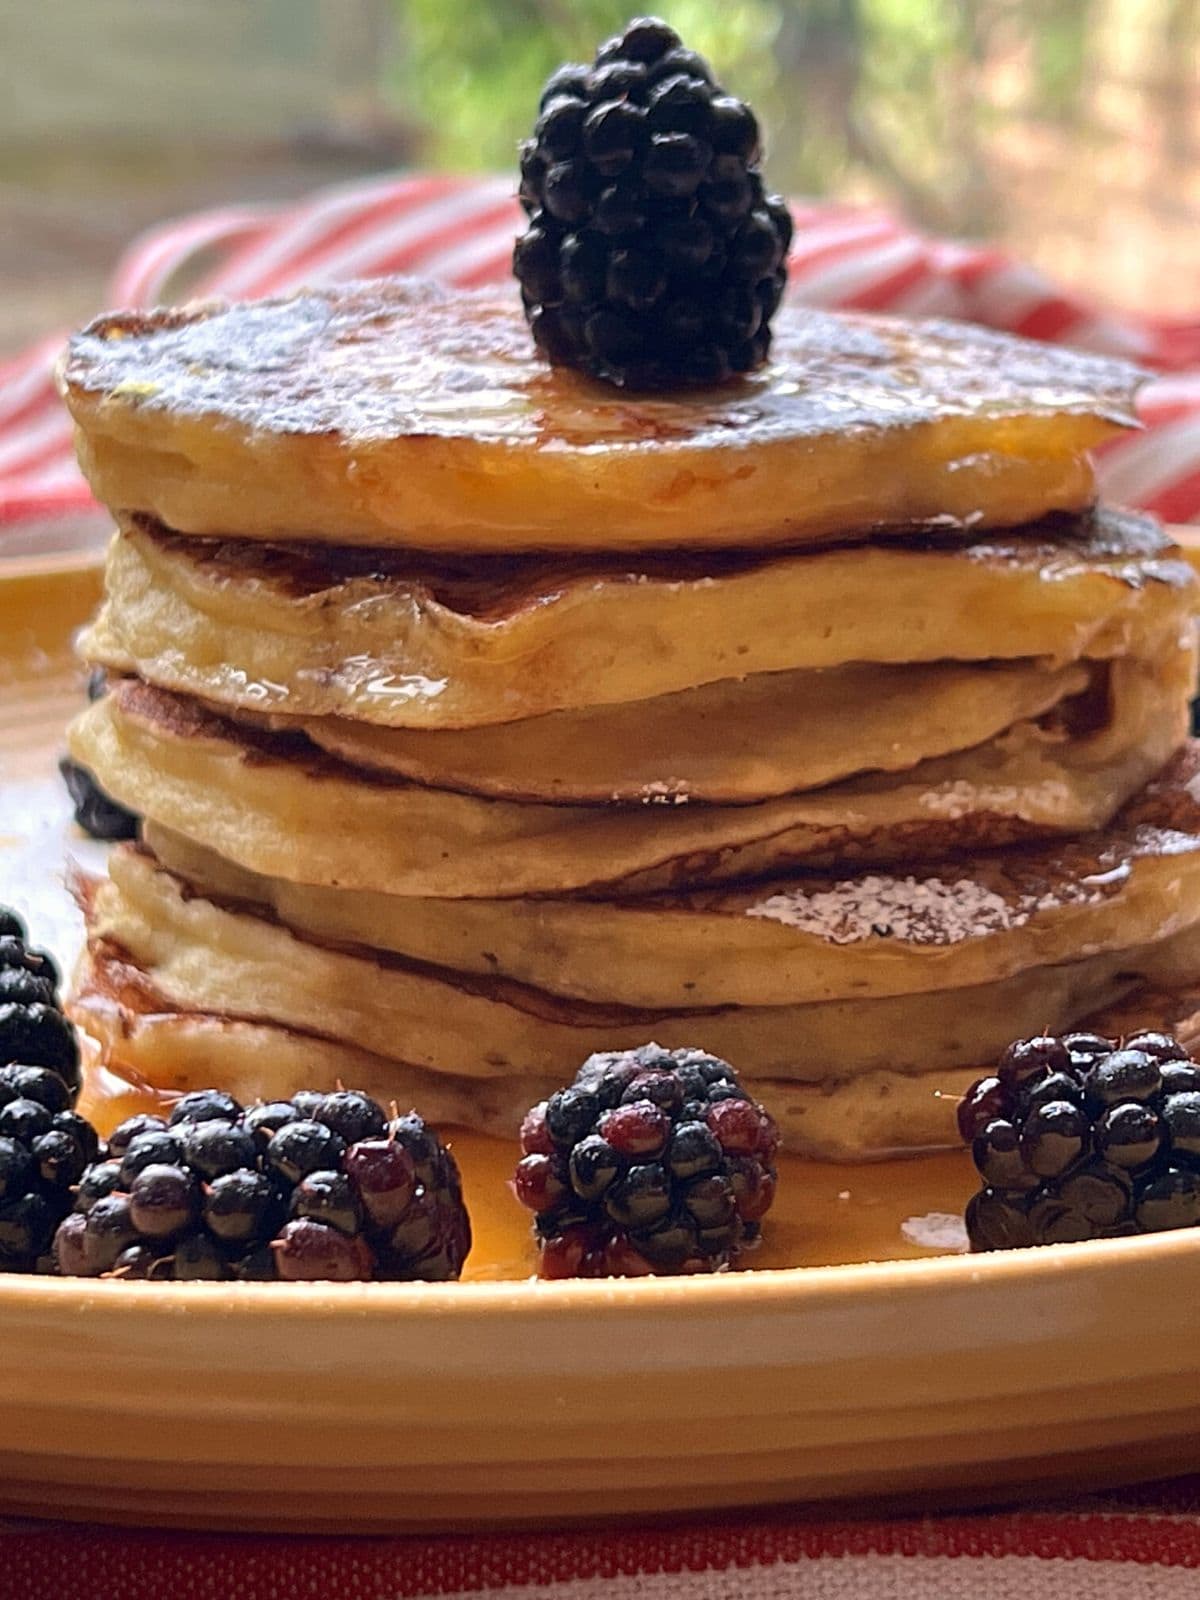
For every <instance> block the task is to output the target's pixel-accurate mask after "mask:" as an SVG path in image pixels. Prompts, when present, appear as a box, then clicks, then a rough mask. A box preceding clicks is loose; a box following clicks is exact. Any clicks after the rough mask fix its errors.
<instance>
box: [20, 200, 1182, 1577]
mask: <svg viewBox="0 0 1200 1600" xmlns="http://www.w3.org/2000/svg"><path fill="white" fill-rule="evenodd" d="M796 219H797V234H796V244H795V249H794V253H793V264H792V292H793V294H794V295H795V296H796V297H797V298H798V299H800V300H804V301H808V302H810V303H813V304H818V305H824V306H854V307H859V308H864V309H889V310H898V311H903V312H909V313H914V314H917V313H919V314H933V315H939V316H953V317H963V318H967V319H973V320H977V321H981V322H985V323H988V324H990V325H991V326H994V327H1002V328H1010V329H1014V330H1015V331H1018V332H1021V333H1024V334H1028V335H1031V336H1033V337H1037V338H1046V339H1056V340H1064V341H1068V342H1071V343H1073V344H1078V345H1082V346H1084V347H1086V348H1089V349H1093V350H1104V351H1110V352H1117V353H1120V354H1124V355H1128V356H1131V357H1133V358H1134V359H1136V360H1139V361H1142V362H1144V363H1145V364H1146V365H1147V366H1150V367H1152V368H1154V369H1155V370H1156V371H1157V372H1158V373H1159V374H1160V376H1159V377H1158V378H1157V379H1156V381H1155V382H1153V383H1152V384H1151V385H1150V387H1149V388H1148V389H1147V390H1146V391H1145V394H1144V399H1143V405H1142V413H1143V416H1144V418H1145V421H1146V425H1147V426H1146V432H1145V433H1144V434H1141V435H1136V434H1135V435H1131V436H1129V437H1128V438H1125V439H1122V440H1120V441H1118V442H1117V443H1116V444H1115V445H1113V446H1111V447H1109V449H1108V450H1107V451H1106V453H1105V455H1104V459H1103V461H1102V463H1101V470H1102V472H1103V475H1104V480H1105V485H1104V486H1105V491H1106V493H1107V494H1108V495H1109V496H1110V497H1112V498H1114V499H1119V500H1122V501H1125V502H1128V503H1133V504H1140V505H1145V506H1149V507H1152V508H1153V509H1155V510H1157V511H1158V512H1160V513H1161V514H1162V515H1163V516H1164V517H1166V518H1167V519H1169V520H1172V521H1185V520H1189V519H1197V520H1200V322H1186V323H1185V322H1175V323H1168V322H1165V321H1161V320H1157V319H1153V318H1147V317H1141V318H1138V317H1131V316H1118V315H1116V314H1113V313H1107V312H1104V311H1102V310H1100V309H1098V308H1097V307H1095V306H1092V305H1090V304H1088V303H1086V302H1085V301H1083V300H1082V299H1080V298H1078V297H1075V296H1071V295H1067V294H1064V293H1062V292H1060V291H1058V290H1056V289H1055V287H1054V286H1053V285H1052V284H1050V283H1048V282H1047V281H1046V280H1045V279H1044V278H1043V277H1042V276H1041V275H1040V274H1039V273H1037V272H1035V271H1033V270H1032V269H1031V268H1029V267H1026V266H1023V265H1021V264H1020V263H1017V262H1013V261H1011V260H1008V259H1006V258H1005V257H1004V256H1002V255H1001V254H999V253H998V252H996V251H994V250H989V249H984V248H979V247H977V246H973V245H966V244H961V243H957V242H952V241H947V240H932V239H927V238H923V237H921V236H920V235H919V234H917V233H914V232H913V231H912V230H911V229H909V228H907V227H905V226H903V225H902V224H901V223H899V222H898V221H897V220H896V219H895V218H893V217H891V216H889V215H886V214H884V213H881V212H878V211H866V210H851V209H847V208H829V207H817V206H812V205H806V204H803V203H801V204H799V205H797V207H796ZM517 224H518V212H517V208H516V206H515V204H514V202H513V200H512V198H511V193H510V185H509V183H508V182H507V181H466V180H460V179H452V178H444V177H410V178H403V179H392V178H388V179H380V180H379V181H377V182H372V183H363V184H357V185H354V186H349V187H343V188H338V189H333V190H327V191H324V192H322V193H320V194H317V195H315V196H313V197H312V198H311V199H309V200H307V201H305V202H303V203H302V204H300V205H292V206H287V207H271V208H261V209H254V210H245V209H237V210H222V211H213V212H206V213H204V214H203V215H201V216H197V217H192V218H187V219H184V220H183V221H180V222H176V223H171V224H169V225H168V226H166V227H164V228H162V229H160V230H157V231H156V232H154V233H151V234H149V235H147V236H146V237H144V238H143V239H141V240H139V241H138V242H137V243H136V244H135V245H134V246H133V247H132V248H131V249H130V251H129V252H128V254H127V256H126V257H125V258H124V260H123V261H122V262H121V263H120V265H119V267H118V270H117V272H116V275H115V278H114V282H113V284H112V286H111V291H110V295H109V299H110V302H111V303H113V304H118V303H119V304H125V305H149V304H153V303H155V302H156V301H158V300H160V299H164V298H170V297H175V296H178V295H179V294H180V293H181V292H182V293H186V294H188V295H189V296H191V295H195V294H216V293H220V294H229V295H238V296H249V295H258V294H265V293H272V292H277V291H280V290H286V289H288V288H290V287H292V286H295V285H299V284H302V283H307V282H313V281H316V280H319V279H322V278H338V277H350V276H369V275H372V274H378V273H382V272H417V273H422V274H427V275H433V276H440V277H443V278H446V279H449V280H452V281H454V282H456V283H460V284H475V283H482V282H486V281H488V280H491V279H495V278H497V277H499V276H502V275H503V274H504V273H505V272H506V271H507V270H508V260H509V254H510V251H511V247H512V238H513V234H514V232H515V229H516V227H517ZM60 344H61V335H60V334H57V333H56V334H54V335H52V336H49V337H47V338H46V339H45V340H43V341H42V342H41V343H40V344H39V345H37V346H36V347H34V348H33V349H31V350H30V351H28V352H26V354H25V355H24V356H22V357H20V358H18V359H17V360H15V361H12V362H9V363H8V364H7V365H5V366H3V367H0V525H7V526H8V527H9V528H10V529H11V530H12V531H14V532H15V531H16V530H17V529H18V527H19V526H21V525H23V530H24V531H23V534H22V539H21V545H22V548H23V549H27V548H28V542H29V534H28V531H27V530H28V527H29V523H30V520H31V519H52V518H53V517H54V516H55V515H56V514H77V513H78V512H80V511H81V510H84V509H86V508H87V507H88V506H89V505H90V500H89V496H88V493H87V489H86V487H85V485H84V483H83V480H82V479H81V478H80V477H79V474H78V472H77V470H76V468H75V465H74V460H73V457H72V454H71V442H70V428H69V426H68V423H67V419H66V416H65V414H64V413H63V412H62V410H61V408H60V407H59V405H58V402H57V399H56V397H55V393H54V388H53V381H52V368H53V361H54V357H55V355H56V353H57V350H58V348H59V346H60ZM2 554H3V540H2V539H0V556H2ZM1181 1314H1183V1313H1182V1312H1181ZM1198 1569H1200V1479H1195V1480H1192V1479H1189V1480H1184V1481H1181V1482H1176V1483H1172V1484H1166V1485H1158V1486H1156V1487H1152V1488H1150V1489H1146V1490H1142V1491H1131V1492H1127V1493H1123V1494H1118V1495H1113V1496H1107V1497H1105V1498H1102V1499H1099V1498H1095V1497H1092V1498H1085V1499H1080V1500H1078V1501H1076V1502H1074V1503H1068V1504H1064V1505H1055V1506H1052V1507H1051V1506H1039V1507H1037V1508H1027V1509H1023V1510H1020V1511H1017V1512H1002V1513H1001V1512H998V1513H995V1514H992V1515H971V1516H966V1515H958V1514H948V1515H945V1516H942V1517H938V1518H934V1519H929V1518H895V1519H889V1520H884V1521H880V1520H869V1519H864V1520H845V1519H844V1518H842V1517H840V1516H839V1517H837V1518H833V1517H830V1516H827V1515H823V1514H822V1513H821V1512H820V1511H819V1510H818V1511H815V1512H813V1511H798V1512H796V1513H795V1514H791V1515H785V1514H779V1513H772V1514H769V1515H764V1516H736V1517H719V1518H718V1517H714V1518H711V1519H708V1520H707V1521H706V1522H704V1523H703V1524H697V1523H695V1522H692V1523H689V1524H686V1525H684V1524H680V1525H676V1526H656V1527H654V1528H653V1529H644V1530H639V1529H636V1528H631V1527H628V1526H627V1527H624V1528H622V1529H620V1530H611V1531H600V1532H574V1533H562V1534H552V1533H539V1534H527V1533H522V1534H514V1535H503V1536H501V1535H495V1536H478V1537H468V1536H461V1537H442V1538H436V1539H409V1540H394V1539H366V1540H339V1539H336V1538H319V1539H308V1538H304V1539H301V1538H286V1539H284V1538H258V1537H238V1538H232V1537H230V1538H223V1537H218V1536H215V1535H198V1534H183V1533H177V1534H160V1533H150V1532H147V1533H135V1532H128V1531H123V1530H104V1529H75V1528H63V1527H54V1526H51V1525H45V1526H34V1525H21V1526H17V1525H7V1526H5V1525H2V1524H0V1600H76V1597H77V1596H78V1597H84V1596H86V1597H89V1600H92V1597H94V1600H109V1597H114V1600H115V1597H120V1600H141V1597H142V1596H147V1597H150V1596H153V1597H154V1600H161V1597H164V1596H165V1597H168V1600H297V1597H300V1596H310V1595H311V1596H316V1597H320V1600H343V1597H344V1600H399V1597H401V1596H426V1595H429V1596H432V1595H456V1594H476V1595H477V1594H488V1593H491V1592H493V1591H496V1590H500V1589H512V1590H515V1591H517V1592H518V1593H519V1594H520V1595H521V1596H523V1597H525V1600H536V1597H539V1596H543V1595H553V1596H555V1597H558V1600H592V1597H593V1596H596V1597H599V1596H601V1595H603V1596H604V1600H633V1597H635V1596H636V1597H639V1600H676V1597H678V1600H684V1597H687V1600H710V1597H717V1596H722V1597H723V1596H734V1595H737V1596H744V1597H746V1600H784V1597H792V1596H803V1597H825V1596H828V1597H831V1600H832V1597H837V1600H850V1597H853V1600H860V1597H871V1600H877V1597H878V1600H886V1597H890V1596H901V1595H903V1596H904V1597H905V1600H933V1597H937V1600H952V1597H953V1600H974V1597H975V1596H980V1597H983V1596H987V1597H989V1600H1010V1597H1011V1600H1057V1597H1059V1596H1062V1597H1064V1600H1066V1597H1070V1600H1105V1597H1107V1596H1109V1595H1112V1596H1117V1595H1118V1594H1119V1595H1120V1596H1122V1597H1123V1600H1125V1597H1128V1596H1131V1595H1132V1596H1135V1597H1138V1600H1141V1597H1143V1596H1154V1595H1163V1596H1174V1595H1184V1594H1187V1595H1200V1576H1198V1575H1197V1570H1198Z"/></svg>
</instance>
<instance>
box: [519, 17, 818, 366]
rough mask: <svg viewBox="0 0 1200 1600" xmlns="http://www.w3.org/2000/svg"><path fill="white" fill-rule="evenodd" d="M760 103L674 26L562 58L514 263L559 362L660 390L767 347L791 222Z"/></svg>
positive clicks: (530, 157)
mask: <svg viewBox="0 0 1200 1600" xmlns="http://www.w3.org/2000/svg"><path fill="white" fill-rule="evenodd" d="M760 156H761V144H760V138H759V128H758V123H757V120H756V119H755V116H754V113H753V111H751V109H750V107H749V106H747V105H746V104H744V102H742V101H741V100H737V99H734V98H733V97H732V96H731V95H728V94H726V93H725V91H724V90H723V89H722V88H721V86H720V85H719V84H718V83H716V81H715V80H714V78H713V74H712V71H711V69H710V68H709V66H708V64H707V63H706V62H705V61H704V60H703V59H702V57H700V56H698V55H696V54H695V53H694V52H693V51H690V50H686V49H684V47H683V45H682V43H681V41H680V38H679V35H678V34H677V33H676V32H675V31H674V29H673V28H670V27H669V26H668V25H667V24H666V23H665V22H660V21H658V20H657V19H656V18H653V17H640V18H637V19H636V20H635V21H633V22H630V23H629V24H628V25H627V26H626V28H625V29H624V31H623V32H622V33H620V34H619V35H617V36H616V37H615V38H613V39H610V40H609V41H608V42H607V43H606V44H604V45H602V46H601V47H600V49H599V51H598V52H597V55H596V59H595V62H594V63H593V64H592V66H590V67H587V66H582V65H571V66H566V67H560V68H559V69H558V71H557V72H555V73H554V74H553V75H552V76H551V78H550V79H549V81H548V82H547V84H546V87H545V91H544V92H543V95H542V101H541V110H540V114H539V116H538V121H537V125H536V127H535V129H534V133H533V137H532V138H531V139H529V140H527V141H526V142H525V143H524V144H523V145H522V147H521V184H520V191H519V193H520V199H521V204H522V205H523V207H524V209H525V211H526V213H527V215H528V217H529V225H528V227H527V229H526V231H525V232H524V233H523V234H522V235H521V236H520V238H519V239H518V240H517V242H516V247H515V249H514V251H513V271H514V272H515V274H516V276H517V279H518V281H519V282H520V285H521V296H522V300H523V303H524V306H525V314H526V317H527V319H528V322H529V326H530V329H531V330H532V332H533V336H534V339H535V340H536V342H537V344H538V347H539V348H540V350H541V351H542V353H543V354H544V355H545V356H546V358H547V359H548V360H549V361H550V362H551V363H552V364H553V365H555V366H569V367H575V368H578V369H579V370H580V371H583V372H586V373H589V374H590V375H591V376H593V377H596V378H600V379H603V380H605V381H606V382H609V383H613V384H618V385H623V386H628V387H629V388H632V389H642V390H656V389H671V388H678V387H687V386H693V385H701V384H714V383H720V382H723V381H724V380H725V379H727V378H730V377H731V376H734V375H736V374H739V373H745V372H750V371H752V370H753V369H754V368H756V367H759V366H761V365H762V364H763V362H764V361H765V360H766V359H767V355H768V353H769V351H770V347H771V326H770V325H771V318H772V316H773V315H774V313H775V309H776V307H777V306H778V304H779V301H780V299H781V298H782V295H783V291H784V287H785V285H786V282H787V253H788V247H789V245H790V244H791V238H792V220H791V216H790V214H789V212H788V209H787V206H786V205H785V203H784V202H783V200H781V199H780V198H779V197H778V196H774V195H770V194H768V193H767V190H766V189H765V187H764V183H763V176H762V172H761V169H760V165H759V162H760Z"/></svg>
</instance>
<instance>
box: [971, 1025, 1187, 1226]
mask: <svg viewBox="0 0 1200 1600" xmlns="http://www.w3.org/2000/svg"><path fill="white" fill-rule="evenodd" d="M958 1125H959V1132H960V1133H961V1135H962V1137H963V1140H964V1141H965V1142H966V1143H967V1144H968V1145H969V1146H970V1147H971V1153H972V1156H973V1159H974V1162H975V1166H976V1169H977V1171H978V1172H979V1175H980V1177H981V1178H982V1179H983V1187H982V1188H981V1189H980V1191H979V1192H978V1193H977V1194H976V1195H974V1196H973V1197H972V1199H971V1200H970V1202H969V1204H968V1206H967V1211H966V1224H967V1234H968V1237H969V1239H970V1242H971V1248H972V1249H973V1250H1009V1249H1014V1248H1017V1247H1019V1246H1023V1245H1034V1244H1061V1243H1066V1242H1069V1241H1073V1240H1081V1239H1104V1238H1115V1237H1119V1236H1121V1235H1124V1234H1132V1233H1153V1232H1158V1231H1160V1230H1162V1229H1164V1228H1182V1227H1191V1226H1194V1225H1196V1224H1197V1223H1200V1067H1198V1066H1197V1064H1196V1063H1195V1062H1194V1061H1193V1060H1192V1059H1191V1057H1190V1056H1189V1055H1188V1052H1187V1051H1186V1049H1184V1047H1183V1046H1182V1045H1181V1044H1180V1043H1179V1041H1178V1040H1177V1039H1174V1038H1172V1037H1171V1036H1170V1035H1169V1034H1163V1033H1156V1032H1146V1033H1140V1034H1135V1035H1134V1036H1133V1037H1132V1038H1130V1039H1126V1040H1124V1041H1121V1042H1117V1041H1114V1040H1111V1039H1104V1038H1101V1037H1100V1036H1099V1035H1097V1034H1092V1033H1069V1034H1066V1035H1064V1036H1063V1037H1062V1038H1056V1037H1052V1036H1041V1037H1038V1038H1034V1039H1019V1040H1017V1041H1016V1042H1015V1043H1013V1044H1011V1045H1010V1046H1009V1047H1008V1049H1007V1050H1006V1051H1005V1053H1004V1055H1003V1056H1002V1057H1001V1059H1000V1062H999V1064H998V1066H997V1068H996V1071H995V1073H994V1074H993V1075H991V1076H989V1077H986V1078H981V1079H980V1080H979V1081H978V1082H977V1083H976V1084H974V1085H973V1087H972V1088H971V1089H970V1090H968V1092H967V1094H966V1095H965V1096H964V1098H963V1100H962V1101H961V1103H960V1105H959V1108H958Z"/></svg>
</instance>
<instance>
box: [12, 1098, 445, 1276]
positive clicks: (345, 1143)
mask: <svg viewBox="0 0 1200 1600" xmlns="http://www.w3.org/2000/svg"><path fill="white" fill-rule="evenodd" d="M6 1072H7V1074H8V1076H6V1075H5V1073H0V1102H2V1101H3V1093H4V1092H7V1091H11V1092H12V1094H13V1095H14V1098H13V1099H11V1100H10V1101H9V1102H8V1103H7V1104H2V1103H0V1124H2V1123H3V1119H4V1118H5V1116H6V1115H8V1116H9V1117H10V1118H13V1119H14V1120H15V1121H17V1122H19V1123H21V1125H22V1126H25V1125H26V1124H28V1127H29V1128H30V1130H32V1131H33V1138H32V1142H30V1143H28V1144H21V1143H20V1142H19V1141H13V1140H10V1141H9V1143H11V1144H12V1145H13V1149H12V1151H11V1152H9V1153H8V1161H7V1165H6V1147H5V1143H4V1134H3V1132H2V1131H0V1250H2V1249H3V1240H4V1231H3V1206H4V1202H5V1200H6V1198H7V1194H8V1188H9V1187H12V1186H14V1185H15V1187H16V1189H17V1190H18V1191H20V1190H22V1186H25V1187H27V1186H28V1184H29V1182H30V1174H31V1173H32V1172H34V1170H35V1169H37V1170H38V1171H44V1170H45V1169H46V1168H47V1166H49V1169H50V1170H51V1172H52V1174H54V1175H58V1174H59V1173H60V1172H61V1174H62V1175H64V1176H65V1175H66V1173H67V1172H68V1171H69V1170H70V1171H73V1177H72V1178H71V1182H72V1184H74V1185H75V1188H74V1191H73V1193H74V1210H73V1212H71V1214H70V1215H67V1214H66V1213H67V1212H68V1211H69V1210H70V1207H71V1194H70V1191H68V1193H67V1201H66V1204H65V1206H64V1207H63V1208H62V1209H61V1211H60V1214H59V1215H58V1216H57V1217H56V1218H55V1221H56V1222H57V1223H58V1232H57V1236H56V1239H55V1246H54V1255H55V1260H56V1262H57V1266H58V1270H59V1271H60V1272H62V1273H69V1274H80V1275H83V1276H92V1277H94V1276H97V1275H102V1274H110V1275H112V1276H116V1277H139V1278H146V1277H148V1278H153V1279H159V1278H175V1279H199V1278H236V1279H243V1280H259V1281H261V1280H271V1279H276V1278H279V1279H290V1280H300V1279H319V1278H324V1279H332V1280H335V1281H341V1280H348V1279H352V1278H380V1279H393V1280H406V1281H407V1280H413V1279H428V1280H439V1281H440V1280H444V1279H447V1278H457V1277H458V1276H459V1274H460V1273H461V1271H462V1265H463V1261H464V1260H465V1258H466V1254H467V1251H468V1250H469V1248H470V1243H471V1230H470V1223H469V1221H468V1219H467V1213H466V1209H465V1207H464V1205H463V1201H462V1188H461V1184H460V1182H459V1176H458V1169H457V1167H456V1166H455V1164H454V1161H453V1158H452V1157H451V1156H450V1154H449V1152H448V1151H447V1150H446V1148H445V1147H444V1145H442V1143H441V1141H440V1140H439V1139H438V1138H437V1136H436V1134H434V1133H433V1132H432V1131H431V1130H430V1129H429V1128H427V1127H426V1126H425V1124H424V1123H423V1122H422V1121H421V1119H420V1117H418V1116H417V1115H416V1114H415V1113H412V1114H410V1115H409V1116H405V1117H394V1118H392V1119H391V1121H389V1120H388V1118H387V1116H386V1115H385V1113H384V1111H383V1110H382V1108H381V1107H380V1106H378V1105H377V1104H376V1103H375V1101H374V1100H371V1099H369V1098H368V1097H367V1096H366V1095H362V1094H358V1093H356V1092H351V1091H348V1090H341V1089H339V1090H338V1091H336V1092H335V1093H333V1094H328V1095H322V1094H316V1093H310V1092H308V1091H304V1092H302V1093H301V1094H298V1095H296V1096H295V1097H294V1098H293V1099H292V1100H291V1101H276V1102H272V1103H271V1104H270V1105H266V1106H255V1107H253V1108H251V1109H250V1110H248V1111H245V1110H243V1108H242V1107H241V1106H240V1105H239V1104H238V1102H237V1101H236V1100H234V1099H232V1098H231V1096H229V1095H227V1094H223V1093H221V1092H220V1091H218V1090H215V1089H203V1090H198V1091H196V1092H194V1093H192V1094H187V1095H184V1096H183V1097H182V1099H180V1100H179V1101H177V1102H176V1104H175V1106H174V1107H173V1108H172V1111H171V1114H170V1117H169V1119H165V1118H163V1117H158V1116H151V1115H145V1114H142V1115H139V1116H135V1117H130V1118H129V1119H128V1120H127V1121H126V1122H123V1123H122V1124H121V1126H120V1127H119V1128H118V1129H117V1130H116V1131H115V1133H114V1134H113V1136H112V1139H111V1140H110V1142H109V1147H108V1149H107V1151H104V1150H101V1149H100V1148H99V1146H98V1142H97V1141H95V1140H94V1137H93V1141H92V1143H91V1145H90V1147H89V1149H88V1155H87V1158H86V1161H83V1162H81V1161H79V1160H78V1159H76V1160H75V1161H74V1163H73V1164H72V1163H71V1162H70V1161H69V1160H68V1159H67V1158H68V1157H69V1155H70V1152H69V1151H68V1150H67V1149H66V1147H65V1145H63V1149H62V1151H61V1154H60V1152H59V1146H60V1144H62V1143H63V1140H64V1139H65V1137H66V1135H67V1134H69V1133H71V1131H72V1130H71V1128H70V1127H69V1126H68V1125H67V1123H66V1121H65V1120H64V1119H67V1118H70V1117H72V1116H73V1115H74V1113H72V1112H70V1111H65V1110H58V1109H55V1108H56V1106H57V1099H56V1096H55V1093H54V1090H53V1089H52V1088H50V1087H49V1086H47V1085H45V1084H44V1083H43V1082H42V1081H41V1079H40V1078H39V1077H38V1076H37V1074H36V1069H33V1068H25V1067H22V1068H9V1069H6ZM14 1107H15V1108H17V1109H16V1110H14ZM43 1124H45V1126H43ZM85 1142H86V1141H85ZM56 1161H57V1162H58V1163H59V1165H57V1166H56V1165H55V1162H56ZM88 1162H90V1163H91V1164H90V1165H89V1164H87V1163H88ZM85 1168H86V1170H85Z"/></svg>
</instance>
